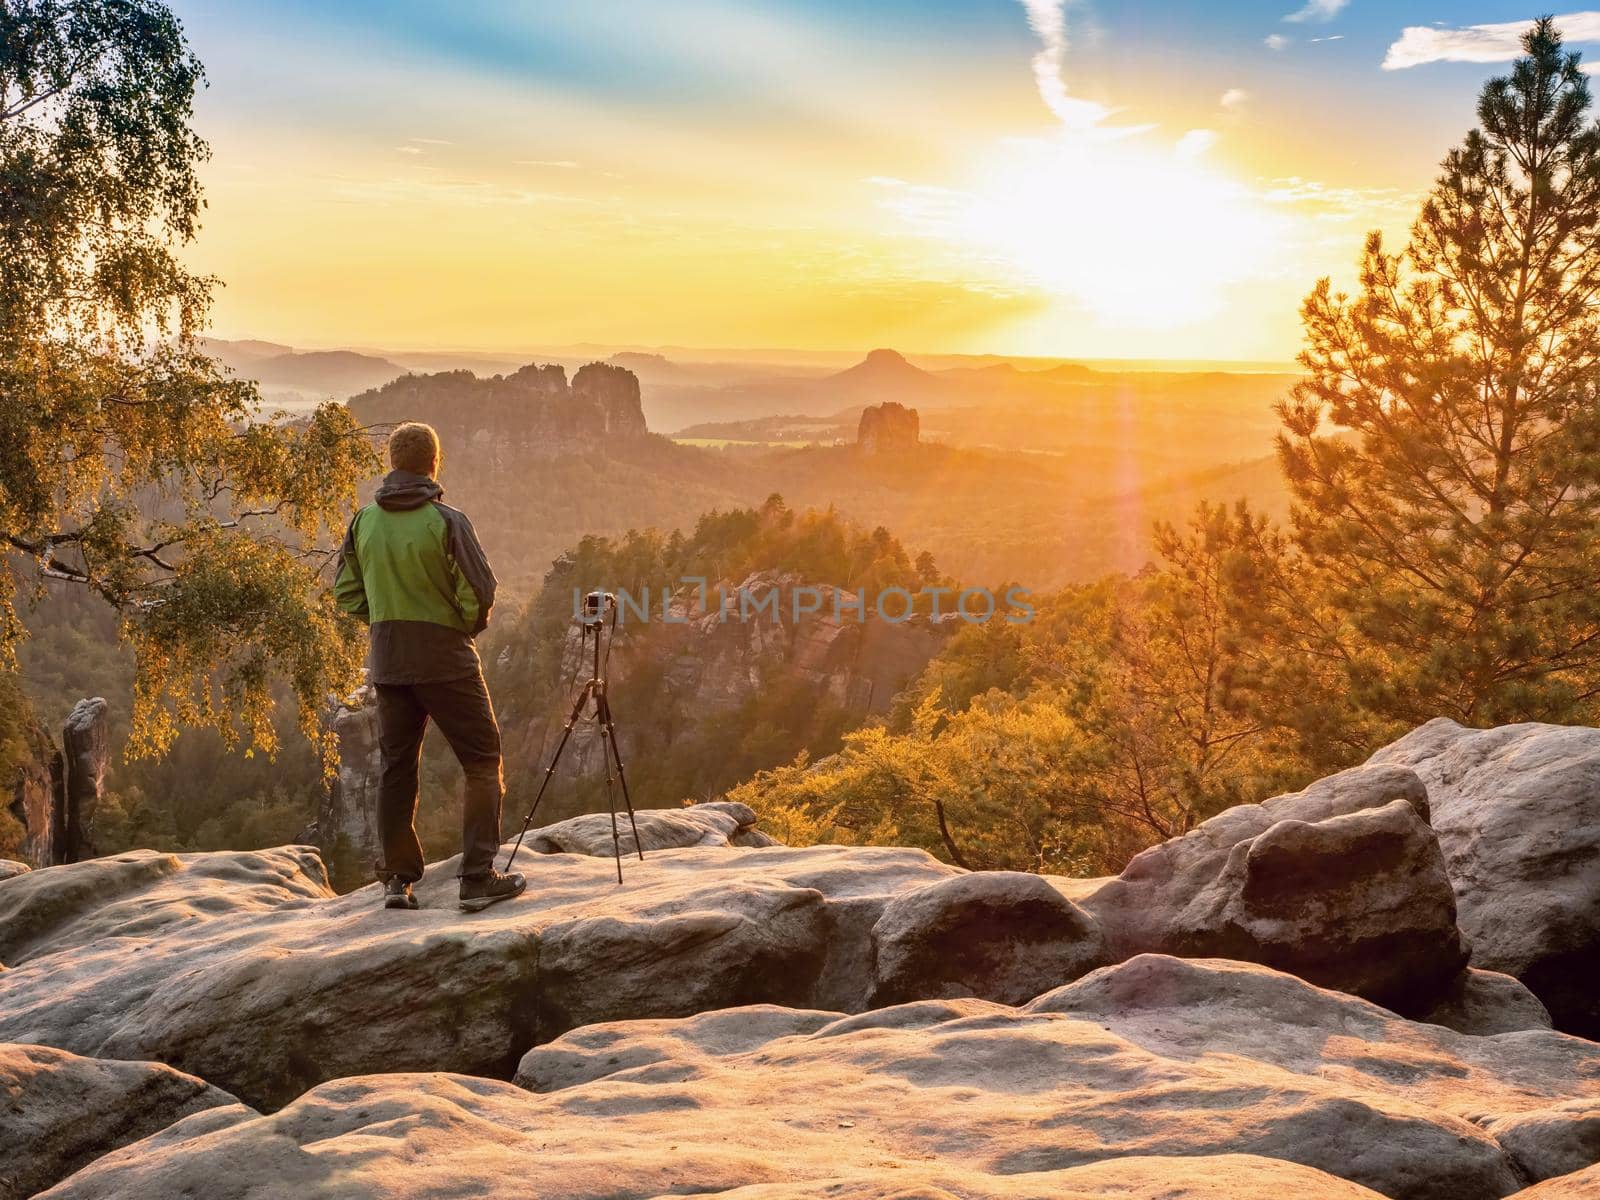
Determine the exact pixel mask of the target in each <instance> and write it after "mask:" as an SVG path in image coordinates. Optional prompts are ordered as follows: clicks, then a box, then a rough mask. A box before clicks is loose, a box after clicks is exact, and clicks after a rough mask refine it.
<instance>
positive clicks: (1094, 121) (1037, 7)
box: [1020, 0, 1111, 129]
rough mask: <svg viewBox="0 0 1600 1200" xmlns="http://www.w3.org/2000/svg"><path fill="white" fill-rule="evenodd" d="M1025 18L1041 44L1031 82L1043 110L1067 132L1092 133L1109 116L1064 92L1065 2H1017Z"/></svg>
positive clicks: (1107, 111) (1099, 106) (1090, 102)
mask: <svg viewBox="0 0 1600 1200" xmlns="http://www.w3.org/2000/svg"><path fill="white" fill-rule="evenodd" d="M1020 2H1021V4H1022V7H1023V9H1024V11H1026V12H1027V14H1028V28H1030V29H1032V30H1033V32H1034V34H1035V35H1036V36H1037V37H1038V39H1039V42H1040V49H1039V52H1038V53H1037V54H1035V55H1034V56H1033V78H1034V82H1035V83H1036V84H1037V85H1038V88H1039V95H1040V97H1042V98H1043V100H1044V102H1045V105H1046V107H1048V108H1049V109H1050V111H1051V112H1053V113H1055V115H1056V116H1058V117H1059V118H1061V121H1062V123H1063V124H1064V125H1066V126H1067V127H1068V128H1069V129H1092V128H1093V127H1094V126H1096V125H1098V124H1100V122H1102V121H1104V120H1105V119H1106V118H1107V117H1109V116H1110V115H1111V110H1110V109H1108V108H1106V107H1105V105H1103V104H1097V103H1095V102H1094V101H1093V100H1081V99H1079V98H1078V97H1076V96H1073V95H1071V94H1070V93H1068V91H1067V83H1066V79H1065V78H1064V77H1063V75H1062V72H1063V71H1064V70H1065V68H1066V65H1067V15H1066V0H1020Z"/></svg>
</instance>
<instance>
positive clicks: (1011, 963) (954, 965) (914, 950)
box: [872, 871, 1107, 1004]
mask: <svg viewBox="0 0 1600 1200" xmlns="http://www.w3.org/2000/svg"><path fill="white" fill-rule="evenodd" d="M872 949H873V959H874V963H875V967H874V973H875V983H876V987H875V989H874V991H873V997H872V999H873V1003H874V1004H894V1003H898V1002H900V1001H905V1000H917V999H924V998H929V997H939V998H946V997H961V996H978V997H980V998H982V999H985V1000H997V1001H999V1002H1001V1003H1003V1004H1021V1003H1023V1002H1024V1001H1026V1000H1030V999H1032V998H1033V997H1034V996H1037V995H1039V993H1041V992H1046V991H1049V990H1050V989H1051V988H1053V987H1055V986H1056V985H1058V984H1060V983H1062V982H1063V981H1065V980H1068V979H1076V978H1078V976H1080V975H1085V974H1087V973H1088V972H1089V971H1091V970H1093V969H1094V968H1095V967H1098V966H1101V965H1102V964H1103V963H1105V962H1106V961H1107V954H1106V944H1105V936H1104V935H1103V934H1102V933H1101V931H1100V926H1099V924H1098V923H1097V922H1096V921H1095V919H1094V918H1093V917H1091V916H1089V915H1088V914H1087V913H1086V912H1084V911H1083V909H1081V908H1079V907H1078V906H1077V905H1076V904H1074V903H1072V901H1070V900H1068V899H1067V898H1066V897H1065V896H1063V895H1062V894H1061V893H1060V892H1058V891H1057V890H1056V889H1055V888H1054V887H1052V886H1051V885H1050V883H1049V881H1048V880H1045V879H1043V878H1041V877H1040V876H1038V875H1026V874H1022V873H1019V872H1016V871H979V872H976V873H974V874H971V875H958V876H956V877H955V878H954V879H945V880H941V881H939V882H938V883H930V884H927V885H925V886H923V887H920V888H917V889H916V890H914V891H910V892H906V893H905V894H903V895H901V896H897V897H896V898H895V899H893V900H891V901H889V903H888V904H887V905H885V906H884V910H883V916H881V917H879V918H878V921H877V923H876V924H875V925H873V927H872Z"/></svg>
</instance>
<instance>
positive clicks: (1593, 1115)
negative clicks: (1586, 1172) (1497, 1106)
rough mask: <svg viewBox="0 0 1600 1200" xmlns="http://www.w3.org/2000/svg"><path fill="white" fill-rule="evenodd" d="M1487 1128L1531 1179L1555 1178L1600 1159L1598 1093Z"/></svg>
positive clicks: (1599, 1108)
mask: <svg viewBox="0 0 1600 1200" xmlns="http://www.w3.org/2000/svg"><path fill="white" fill-rule="evenodd" d="M1485 1128H1487V1129H1488V1131H1489V1132H1490V1133H1491V1134H1493V1135H1494V1137H1495V1139H1496V1140H1497V1141H1499V1143H1500V1144H1501V1145H1502V1146H1504V1147H1505V1148H1506V1150H1507V1151H1508V1152H1510V1154H1511V1157H1512V1159H1513V1160H1514V1161H1515V1162H1516V1164H1517V1166H1518V1167H1519V1168H1521V1170H1522V1173H1523V1174H1524V1175H1525V1176H1527V1177H1528V1178H1529V1179H1534V1180H1543V1179H1554V1178H1556V1177H1558V1176H1561V1175H1569V1174H1571V1173H1572V1172H1574V1171H1581V1170H1583V1168H1585V1167H1587V1166H1589V1165H1591V1164H1592V1163H1597V1162H1600V1098H1597V1097H1589V1098H1586V1099H1583V1100H1569V1101H1567V1102H1566V1103H1563V1104H1556V1105H1552V1106H1551V1107H1549V1108H1542V1109H1539V1110H1537V1111H1535V1112H1525V1113H1517V1114H1516V1115H1514V1116H1509V1117H1501V1118H1499V1119H1498V1120H1494V1121H1490V1122H1489V1123H1488V1124H1487V1125H1486V1126H1485Z"/></svg>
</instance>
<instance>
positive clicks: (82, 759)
mask: <svg viewBox="0 0 1600 1200" xmlns="http://www.w3.org/2000/svg"><path fill="white" fill-rule="evenodd" d="M22 740H23V745H24V753H23V756H22V758H21V760H20V761H19V762H18V763H17V764H16V766H15V768H14V773H13V776H12V778H11V780H10V781H9V782H10V793H11V794H10V801H9V803H8V804H7V806H6V810H7V812H8V813H9V814H10V816H11V817H12V819H13V820H15V821H17V822H18V824H20V825H21V827H22V831H23V832H22V847H21V853H22V858H23V860H24V861H25V862H26V863H27V864H28V865H29V866H34V867H47V866H51V865H52V864H55V863H64V862H77V861H78V860H79V859H83V858H92V857H93V856H94V854H95V853H96V851H95V846H94V836H95V816H96V812H97V810H98V808H99V804H100V791H101V788H102V786H103V785H104V782H105V773H106V767H107V765H108V764H109V762H110V757H111V747H110V740H109V733H108V720H107V705H106V702H105V701H104V700H103V699H101V698H100V697H98V696H96V697H95V698H94V699H92V700H80V701H78V702H77V704H75V705H73V707H72V712H71V713H70V714H69V715H68V716H67V720H66V724H65V725H64V726H63V728H62V745H63V746H64V747H65V750H64V751H63V750H62V749H60V748H58V747H57V746H56V744H55V742H54V740H52V738H51V737H50V734H49V732H48V731H46V730H45V728H44V727H43V726H42V725H40V724H39V723H38V722H37V721H35V720H32V719H31V718H29V719H26V720H24V721H23V722H22Z"/></svg>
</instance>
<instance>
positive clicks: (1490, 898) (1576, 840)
mask: <svg viewBox="0 0 1600 1200" xmlns="http://www.w3.org/2000/svg"><path fill="white" fill-rule="evenodd" d="M1371 761H1372V762H1373V763H1374V764H1384V765H1387V766H1389V767H1391V768H1392V767H1404V768H1408V769H1410V770H1412V771H1414V772H1416V774H1417V775H1418V776H1419V777H1420V778H1421V780H1422V781H1423V783H1424V784H1426V786H1427V789H1428V796H1429V800H1430V803H1431V807H1432V812H1433V818H1432V819H1433V827H1434V830H1435V832H1436V833H1437V834H1438V837H1439V845H1440V847H1441V848H1442V849H1443V851H1444V860H1445V867H1446V869H1447V870H1448V871H1449V873H1450V879H1451V882H1452V883H1453V884H1454V886H1455V892H1456V910H1457V919H1458V921H1459V922H1460V925H1461V929H1462V932H1463V933H1464V934H1465V935H1466V937H1467V940H1468V941H1469V942H1470V943H1471V946H1472V962H1473V965H1474V966H1477V967H1482V968H1484V969H1485V970H1489V971H1501V972H1504V973H1505V974H1507V975H1515V976H1516V977H1517V978H1518V979H1520V980H1522V982H1523V983H1525V984H1527V985H1528V987H1529V988H1530V989H1532V991H1533V992H1534V994H1535V995H1537V996H1538V997H1539V999H1540V1000H1542V1001H1544V1004H1545V1007H1547V1008H1548V1009H1549V1010H1550V1015H1551V1016H1552V1017H1553V1018H1554V1020H1555V1023H1556V1026H1557V1027H1558V1028H1561V1029H1565V1030H1568V1031H1570V1032H1573V1033H1578V1034H1582V1035H1583V1036H1585V1037H1589V1038H1600V729H1590V728H1586V727H1580V726H1564V725H1537V724H1527V725H1503V726H1500V727H1498V728H1495V729H1468V728H1465V727H1464V726H1461V725H1458V724H1456V723H1455V722H1454V721H1451V720H1447V719H1445V718H1440V719H1438V720H1434V721H1430V722H1428V723H1427V724H1426V725H1424V726H1422V727H1421V728H1419V729H1416V730H1413V731H1412V732H1411V733H1410V734H1408V735H1407V736H1405V737H1403V738H1401V739H1400V740H1399V741H1398V742H1396V743H1394V744H1393V745H1392V746H1388V747H1386V748H1385V749H1383V750H1380V751H1378V753H1377V754H1375V755H1373V757H1372V760H1371Z"/></svg>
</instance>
